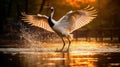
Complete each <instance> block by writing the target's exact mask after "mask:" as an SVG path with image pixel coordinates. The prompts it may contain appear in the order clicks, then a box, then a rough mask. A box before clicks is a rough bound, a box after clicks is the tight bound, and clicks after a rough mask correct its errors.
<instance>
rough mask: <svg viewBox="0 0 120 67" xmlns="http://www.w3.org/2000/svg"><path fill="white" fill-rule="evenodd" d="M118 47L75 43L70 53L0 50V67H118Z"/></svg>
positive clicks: (119, 50)
mask: <svg viewBox="0 0 120 67" xmlns="http://www.w3.org/2000/svg"><path fill="white" fill-rule="evenodd" d="M58 46H60V45H57V46H56V45H50V46H48V47H47V48H52V47H53V48H56V47H58ZM119 47H120V46H119V45H117V44H106V43H103V44H101V43H86V42H82V43H77V42H76V43H72V45H71V48H70V52H54V51H41V49H40V48H36V49H35V50H34V48H19V49H18V48H0V65H1V66H2V67H120V48H119ZM53 48H52V49H53ZM45 50H46V49H45ZM1 66H0V67H1Z"/></svg>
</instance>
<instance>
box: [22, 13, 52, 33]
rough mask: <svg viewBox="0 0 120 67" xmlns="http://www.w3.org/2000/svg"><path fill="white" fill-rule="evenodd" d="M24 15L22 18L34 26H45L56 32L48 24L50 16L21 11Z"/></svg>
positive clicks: (48, 29) (44, 27) (46, 28)
mask: <svg viewBox="0 0 120 67" xmlns="http://www.w3.org/2000/svg"><path fill="white" fill-rule="evenodd" d="M21 14H22V15H23V17H22V20H23V21H24V22H28V23H30V24H32V25H34V26H37V27H40V28H43V29H45V30H47V31H50V32H54V31H53V30H52V29H51V27H50V26H49V24H48V17H47V16H45V15H40V14H38V15H27V14H25V13H21Z"/></svg>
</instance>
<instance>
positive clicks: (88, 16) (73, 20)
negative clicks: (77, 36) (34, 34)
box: [59, 5, 97, 32]
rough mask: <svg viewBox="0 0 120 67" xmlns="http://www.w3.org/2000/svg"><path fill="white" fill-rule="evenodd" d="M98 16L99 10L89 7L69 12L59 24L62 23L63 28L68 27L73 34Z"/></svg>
mask: <svg viewBox="0 0 120 67" xmlns="http://www.w3.org/2000/svg"><path fill="white" fill-rule="evenodd" d="M96 16H97V10H95V9H94V7H91V6H90V5H88V6H87V7H86V8H84V9H81V10H77V11H70V12H68V13H67V14H66V15H65V16H63V17H62V18H61V19H60V20H59V22H60V23H62V26H63V27H66V29H67V30H71V31H70V32H73V31H75V30H77V29H79V28H81V27H83V26H85V25H86V24H88V23H90V22H91V21H92V20H93V19H94V18H95V17H96ZM66 23H67V24H66ZM69 24H71V25H69Z"/></svg>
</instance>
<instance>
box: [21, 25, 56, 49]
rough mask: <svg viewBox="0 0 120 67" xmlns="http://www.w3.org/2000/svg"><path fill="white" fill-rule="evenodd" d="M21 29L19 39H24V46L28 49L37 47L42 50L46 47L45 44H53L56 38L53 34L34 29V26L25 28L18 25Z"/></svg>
mask: <svg viewBox="0 0 120 67" xmlns="http://www.w3.org/2000/svg"><path fill="white" fill-rule="evenodd" d="M20 26H21V28H20V31H21V36H20V37H21V39H24V44H25V45H26V46H29V47H32V48H34V47H39V48H44V47H46V46H47V45H46V43H48V42H50V43H53V42H55V41H54V40H55V38H58V36H57V35H56V34H55V33H50V32H48V31H45V30H43V29H40V28H37V27H34V26H30V27H28V26H25V25H24V24H22V23H21V24H20Z"/></svg>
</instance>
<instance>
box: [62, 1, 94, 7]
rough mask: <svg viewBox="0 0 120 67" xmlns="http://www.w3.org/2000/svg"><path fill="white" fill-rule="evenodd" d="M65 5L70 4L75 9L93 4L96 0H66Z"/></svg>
mask: <svg viewBox="0 0 120 67" xmlns="http://www.w3.org/2000/svg"><path fill="white" fill-rule="evenodd" d="M64 1H65V3H64V4H66V3H67V4H69V5H71V6H73V7H80V4H81V3H82V4H87V3H93V2H95V0H64Z"/></svg>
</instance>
